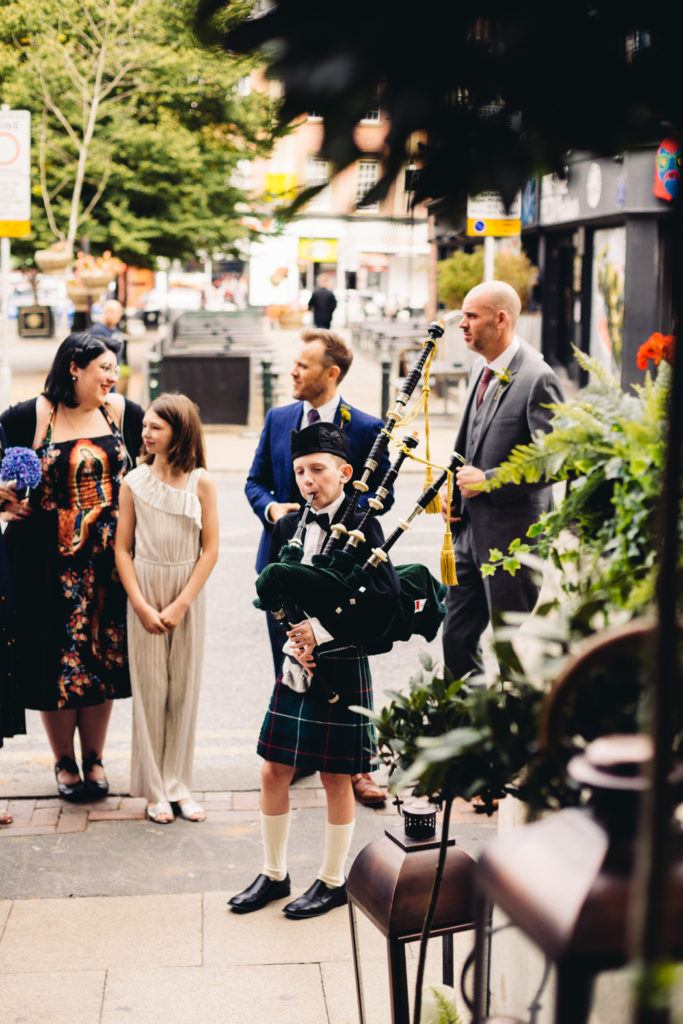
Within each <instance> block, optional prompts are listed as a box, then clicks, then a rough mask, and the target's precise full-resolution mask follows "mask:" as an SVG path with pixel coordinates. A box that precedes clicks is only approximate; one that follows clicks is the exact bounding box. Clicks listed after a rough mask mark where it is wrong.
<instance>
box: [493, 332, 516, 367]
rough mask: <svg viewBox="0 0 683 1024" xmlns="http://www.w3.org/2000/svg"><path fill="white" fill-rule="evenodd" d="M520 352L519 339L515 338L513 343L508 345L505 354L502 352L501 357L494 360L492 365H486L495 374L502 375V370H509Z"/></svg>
mask: <svg viewBox="0 0 683 1024" xmlns="http://www.w3.org/2000/svg"><path fill="white" fill-rule="evenodd" d="M518 351H519V338H518V337H517V336H515V337H514V338H513V339H512V342H511V343H510V344H509V345H508V347H507V348H506V349H505V351H504V352H501V354H500V355H499V356H497V357H496V358H495V359H492V360H491V362H490V363H487V364H486V365H487V366H488V368H489V369H490V370H493V372H494V373H500V371H501V370H507V368H508V367H509V365H510V363H511V362H512V360H513V358H514V356H515V355H516V354H517V352H518Z"/></svg>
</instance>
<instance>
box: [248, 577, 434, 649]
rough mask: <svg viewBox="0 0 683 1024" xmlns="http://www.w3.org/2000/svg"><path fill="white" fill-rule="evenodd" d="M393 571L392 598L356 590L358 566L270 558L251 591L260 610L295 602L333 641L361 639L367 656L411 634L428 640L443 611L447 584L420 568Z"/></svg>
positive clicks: (276, 607)
mask: <svg viewBox="0 0 683 1024" xmlns="http://www.w3.org/2000/svg"><path fill="white" fill-rule="evenodd" d="M396 574H397V575H398V578H399V581H400V584H401V592H400V595H399V597H398V599H396V598H395V597H393V596H391V597H390V596H388V595H382V594H378V593H377V592H376V591H375V590H369V591H368V592H363V591H359V589H358V587H359V586H362V585H363V582H364V580H366V579H368V578H369V573H368V571H367V570H365V569H361V568H360V567H359V566H356V568H355V570H354V572H353V573H352V574H351V576H348V575H345V574H344V573H342V572H340V571H337V570H335V569H334V568H329V567H327V568H323V567H322V566H320V565H302V564H301V563H291V562H273V563H271V564H270V565H267V566H266V567H265V569H263V571H262V572H261V574H260V575H259V577H258V578H257V580H256V591H257V593H258V596H259V604H260V606H261V607H262V608H264V609H267V610H270V611H274V610H276V609H278V608H280V607H282V605H283V604H284V605H285V606H286V607H291V606H296V607H297V608H298V609H300V610H301V611H302V612H304V613H306V614H308V615H310V616H314V617H315V618H317V619H319V620H320V622H321V623H322V625H323V626H324V627H325V629H327V630H328V631H329V632H330V633H331V634H332V636H333V637H334V638H335V640H338V641H343V642H346V643H362V644H364V645H365V647H366V648H367V652H368V654H383V653H386V652H387V651H390V650H391V648H392V646H393V644H394V643H395V642H396V641H398V640H408V639H409V638H410V637H411V636H413V635H414V634H418V635H420V636H423V637H424V638H425V639H426V640H433V639H434V637H435V636H436V634H437V632H438V630H439V626H440V625H441V622H442V621H443V618H444V616H445V614H446V606H445V605H444V603H443V602H444V600H445V596H446V592H447V590H448V588H447V587H446V586H445V585H444V584H443V583H440V582H439V581H438V580H436V579H435V578H434V576H432V574H431V573H430V571H429V570H428V569H427V567H426V566H424V565H422V564H420V563H418V562H415V563H411V564H408V565H398V566H396ZM337 609H341V611H340V612H337Z"/></svg>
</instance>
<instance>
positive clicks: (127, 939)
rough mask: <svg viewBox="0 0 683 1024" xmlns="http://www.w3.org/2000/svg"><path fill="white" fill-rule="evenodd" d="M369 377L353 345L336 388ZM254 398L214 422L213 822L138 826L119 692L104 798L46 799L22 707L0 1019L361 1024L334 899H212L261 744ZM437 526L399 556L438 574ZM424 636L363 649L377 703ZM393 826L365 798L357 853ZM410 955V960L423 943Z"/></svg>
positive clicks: (46, 776) (136, 358) (437, 412)
mask: <svg viewBox="0 0 683 1024" xmlns="http://www.w3.org/2000/svg"><path fill="white" fill-rule="evenodd" d="M268 329H269V330H270V328H268ZM157 337H158V334H157V332H144V333H138V334H135V335H134V336H133V337H132V338H131V341H130V343H129V354H130V358H131V362H132V366H133V375H132V377H131V381H130V386H129V396H130V397H131V398H133V399H135V400H138V401H141V402H142V401H144V393H143V392H144V372H143V371H144V362H145V357H146V353H147V351H148V350H149V348H150V346H151V344H153V343H154V341H155V340H157ZM297 337H298V332H296V331H278V330H273V331H272V332H271V335H270V340H271V343H272V350H273V357H274V362H275V364H276V365H278V366H280V367H281V368H282V371H283V373H282V375H281V377H280V392H279V401H280V402H285V401H287V400H288V395H289V389H288V386H287V375H286V370H287V367H288V366H289V364H290V361H291V353H292V348H293V345H294V343H295V342H296V339H297ZM56 346H57V342H56V341H51V342H47V341H33V340H27V339H14V340H13V342H12V344H11V346H10V363H11V366H12V370H13V376H12V400H13V401H18V400H21V399H23V398H29V397H31V396H32V395H35V394H36V393H37V392H38V390H40V388H41V386H42V382H43V380H44V377H45V371H46V369H47V368H48V366H49V364H50V361H51V359H52V355H53V354H54V351H55V349H56ZM380 387H381V383H380V370H379V366H378V364H377V363H376V361H375V360H374V359H373V358H371V357H369V356H367V355H364V354H363V353H357V355H356V360H355V364H354V366H353V367H352V369H351V371H350V374H349V377H348V381H345V382H344V385H343V388H342V392H343V394H344V397H345V398H346V400H348V401H349V402H351V403H352V404H355V405H358V406H360V407H362V408H364V409H365V410H367V411H369V412H375V413H377V414H378V413H379V404H380ZM393 393H394V391H393V390H392V395H393ZM260 403H261V397H260V393H259V391H258V382H257V380H256V378H255V379H254V381H253V384H252V394H251V413H250V418H249V424H248V425H247V426H229V427H221V428H218V427H210V428H208V429H207V448H208V460H209V469H210V470H211V471H212V472H213V474H214V476H215V478H216V483H217V488H218V498H219V512H220V522H221V537H220V557H219V563H218V565H217V567H216V569H215V571H214V573H213V576H212V577H211V579H210V580H209V583H208V584H207V597H208V601H207V609H208V623H207V640H206V649H205V665H204V674H203V680H202V693H201V698H200V705H199V713H198V723H197V748H196V758H195V789H196V794H197V798H198V799H199V800H200V801H201V802H202V804H203V805H204V807H205V808H206V810H207V815H208V817H207V821H206V822H205V823H201V824H195V823H190V822H185V821H182V820H180V819H178V820H176V821H175V822H174V823H173V824H172V825H170V826H162V825H155V824H153V823H151V822H149V821H147V820H145V802H144V801H143V800H140V799H135V798H132V797H130V796H129V795H128V785H129V779H128V774H129V765H130V760H129V758H130V729H131V710H132V709H131V702H130V701H118V702H116V705H115V709H114V714H113V716H112V722H111V728H110V733H109V738H108V743H107V748H106V752H105V766H106V770H107V774H108V777H109V780H110V783H111V794H112V795H111V796H110V797H109V798H108V799H107V800H106V801H103V802H102V803H100V804H96V805H95V804H93V805H84V806H71V805H69V804H66V803H64V802H62V801H60V800H58V799H57V798H56V797H55V796H54V778H53V773H52V758H51V755H50V753H49V749H48V746H47V742H46V740H45V737H44V734H43V731H42V727H41V724H40V721H39V716H38V714H37V713H34V712H29V713H28V715H27V734H26V736H20V737H15V738H13V739H10V740H7V741H5V747H4V748H3V750H2V751H0V810H2V809H4V808H7V809H9V810H11V812H12V813H13V814H14V817H15V823H14V824H13V825H11V826H0V1024H19V1022H22V1024H23V1022H29V1024H42V1022H45V1024H62V1022H64V1024H66V1022H67V1021H68V1022H69V1024H119V1022H123V1021H126V1022H132V1024H156V1022H157V1021H158V1022H159V1024H161V1022H162V1021H163V1024H176V1022H177V1024H189V1022H190V1021H192V1024H195V1022H197V1021H205V1020H206V1021H208V1020H212V1021H214V1020H222V1021H226V1022H235V1024H242V1022H247V1021H248V1022H249V1024H266V1022H268V1024H269V1022H270V1021H272V1020H274V1019H276V1018H277V1019H278V1020H279V1021H281V1022H282V1024H287V1022H289V1021H292V1022H294V1021H296V1022H297V1024H346V1022H352V1021H356V1020H357V1011H356V1006H355V990H354V979H353V965H352V952H351V944H350V934H349V925H348V914H347V911H346V910H345V909H344V908H340V909H338V910H335V911H333V912H331V913H330V914H328V915H326V916H325V917H324V918H321V919H318V920H315V921H310V922H305V921H303V922H298V921H297V922H295V921H290V920H288V919H286V918H284V916H283V915H282V914H281V913H280V906H281V904H274V905H271V906H269V907H267V908H266V909H264V910H263V911H261V912H259V913H258V914H254V915H247V916H238V915H235V914H232V913H231V912H229V911H228V910H227V909H226V907H225V901H226V899H227V898H228V897H229V896H230V895H232V894H233V893H234V892H236V891H238V890H239V889H241V888H243V887H244V886H245V885H246V884H248V883H249V882H251V881H252V879H253V877H254V876H255V875H256V873H257V872H258V870H259V866H260V862H261V851H260V838H259V829H258V815H259V811H258V787H259V772H260V761H259V758H258V757H257V756H256V753H255V742H256V737H257V734H258V729H259V726H260V721H261V717H262V715H263V711H264V707H265V704H266V701H267V699H268V696H269V692H270V688H271V685H272V667H271V658H270V650H269V646H268V642H267V636H266V629H265V623H264V621H263V613H262V612H260V611H258V610H257V609H255V608H254V607H253V605H252V599H253V597H254V596H255V595H254V587H253V582H254V571H253V562H254V558H255V553H256V546H257V542H258V537H259V533H260V526H259V524H258V522H257V520H256V518H255V517H254V515H253V513H252V512H251V510H250V508H249V506H248V504H247V501H246V498H245V497H244V493H243V486H244V479H245V476H246V472H247V470H248V467H249V464H250V462H251V458H252V455H253V451H254V448H255V445H256V441H257V438H258V431H259V428H260V425H261V423H262V410H261V406H260ZM443 406H444V403H443V399H437V400H435V401H434V402H433V403H432V415H431V417H430V422H431V447H432V456H433V457H434V458H435V459H436V460H437V461H439V462H442V463H443V462H445V461H447V460H448V456H449V452H450V444H451V443H452V439H453V437H454V434H455V429H456V425H457V421H456V416H457V402H456V403H454V402H453V396H451V397H450V411H449V412H448V414H445V413H444V408H443ZM418 426H421V424H418ZM423 475H424V469H423V468H422V467H417V466H416V465H415V464H412V463H411V464H410V465H408V466H407V467H406V468H405V469H404V470H403V472H402V474H401V476H400V477H399V481H398V486H397V497H396V504H395V506H394V509H392V510H391V511H390V512H389V513H387V515H386V522H387V524H388V526H389V528H393V525H394V524H395V522H396V519H397V517H398V516H399V514H400V515H405V514H406V513H407V512H408V511H410V509H411V508H412V505H413V503H414V500H415V498H416V497H417V496H418V495H419V493H420V492H421V491H422V486H423ZM385 529H386V527H385ZM443 530H444V526H443V522H442V520H441V519H440V517H438V516H428V515H424V516H421V517H420V518H419V519H417V520H416V522H415V524H414V529H413V531H412V532H411V533H410V534H409V535H408V536H407V537H406V538H404V539H403V540H402V541H401V542H399V544H400V550H399V547H398V546H397V549H396V552H395V554H396V557H397V558H398V559H399V560H400V561H418V560H419V561H423V562H424V563H425V564H426V565H428V567H429V568H430V569H432V571H433V572H435V574H438V564H439V550H440V546H441V538H442V536H443ZM422 650H429V651H430V652H431V653H432V654H433V656H434V657H435V658H438V657H439V656H440V644H439V642H438V640H437V641H435V642H434V643H432V644H431V645H429V644H427V643H426V642H425V641H424V640H422V638H416V639H413V640H411V641H410V642H409V643H407V644H401V645H397V646H396V647H395V648H394V650H393V651H392V652H390V653H389V654H388V655H384V656H382V657H378V658H373V659H372V674H373V680H374V684H375V691H376V703H377V704H381V703H382V702H384V701H386V700H387V699H388V691H391V690H395V689H401V688H406V687H407V686H408V683H409V680H410V677H411V675H412V674H413V672H414V671H415V670H416V668H417V667H418V665H419V661H418V654H419V652H420V651H422ZM378 777H379V778H383V775H382V772H380V773H379V775H378ZM292 808H293V822H292V829H291V838H290V870H291V874H292V884H293V890H292V891H293V894H294V895H296V894H298V893H299V892H301V891H303V889H305V888H307V886H308V885H309V884H310V882H311V881H312V880H313V879H314V877H315V875H316V873H317V870H318V868H319V860H320V856H321V845H322V835H323V829H324V820H325V810H324V795H323V791H322V790H321V788H320V783H319V779H318V777H317V776H315V777H312V778H309V779H306V780H304V781H303V782H301V783H298V784H297V785H296V786H294V787H293V788H292ZM398 822H399V819H398V817H397V811H396V808H395V807H393V806H392V805H391V803H390V802H388V803H387V807H386V808H385V809H384V810H370V809H368V808H364V807H359V808H358V814H357V823H356V830H355V834H354V842H353V846H352V851H351V858H353V857H354V856H355V855H356V854H357V853H358V852H359V851H360V850H361V849H362V848H363V846H365V845H366V844H367V843H368V842H370V841H372V840H373V839H375V838H377V837H379V836H381V835H382V834H383V830H384V829H385V828H387V827H393V826H395V825H396V824H397V823H398ZM494 829H495V818H493V819H490V820H489V819H481V818H480V817H478V816H476V815H475V814H474V813H473V811H472V809H471V808H470V807H469V806H468V805H467V804H465V803H463V802H459V803H458V805H457V806H456V807H455V811H454V817H453V828H452V835H454V836H455V838H456V841H457V842H458V843H459V844H460V845H462V846H463V848H464V849H466V850H467V851H468V852H469V853H471V854H472V855H473V856H476V854H477V851H478V849H479V848H480V846H481V843H482V842H484V841H485V840H486V838H487V837H488V836H490V835H492V834H493V830H494ZM361 923H362V926H363V927H362V929H361V940H360V941H361V957H362V964H363V977H364V983H365V987H366V1002H367V1011H368V1021H369V1022H372V1024H375V1022H376V1024H384V1022H386V1021H388V1020H389V1019H390V1014H389V1003H388V988H387V980H386V979H387V969H386V954H385V947H384V942H383V940H382V939H381V936H380V933H379V932H377V931H376V930H375V929H374V927H373V926H372V925H371V924H370V923H369V922H368V921H366V920H364V919H361ZM470 944H471V937H470V936H469V935H468V934H467V933H464V934H463V935H461V936H458V937H456V943H455V946H456V961H457V962H456V977H457V970H458V964H459V963H460V962H461V961H462V959H463V958H464V956H466V954H467V952H468V951H469V947H470ZM409 950H410V951H411V952H410V956H409V960H410V964H411V966H410V971H411V972H412V973H414V958H415V955H416V948H413V947H412V946H411V947H409ZM439 951H440V943H438V942H437V941H435V942H434V952H433V955H432V956H431V957H430V965H429V971H428V980H430V981H432V982H434V981H438V980H439V971H440V966H439V962H438V954H439ZM411 976H412V974H411ZM461 1012H462V1009H461Z"/></svg>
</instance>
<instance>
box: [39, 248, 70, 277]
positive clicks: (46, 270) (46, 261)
mask: <svg viewBox="0 0 683 1024" xmlns="http://www.w3.org/2000/svg"><path fill="white" fill-rule="evenodd" d="M33 258H34V260H35V261H36V266H37V267H38V269H39V270H40V272H41V273H42V274H63V273H64V271H65V270H66V268H67V267H68V266H69V264H70V263H71V260H72V259H73V252H72V251H71V249H68V248H64V249H40V250H39V251H38V252H36V253H34V256H33Z"/></svg>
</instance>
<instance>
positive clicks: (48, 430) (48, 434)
mask: <svg viewBox="0 0 683 1024" xmlns="http://www.w3.org/2000/svg"><path fill="white" fill-rule="evenodd" d="M36 401H38V399H36ZM56 415H57V406H56V405H53V406H52V408H51V409H50V415H49V416H48V420H47V426H46V427H45V434H44V435H43V440H42V441H41V442H40V445H39V447H40V448H42V447H43V446H44V445H48V444H52V425H53V423H54V421H55V416H56Z"/></svg>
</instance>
